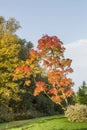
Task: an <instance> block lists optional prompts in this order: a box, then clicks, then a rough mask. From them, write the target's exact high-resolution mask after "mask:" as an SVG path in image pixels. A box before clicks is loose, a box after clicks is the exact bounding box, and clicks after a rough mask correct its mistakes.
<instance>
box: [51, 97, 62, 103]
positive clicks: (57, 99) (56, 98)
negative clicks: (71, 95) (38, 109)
mask: <svg viewBox="0 0 87 130" xmlns="http://www.w3.org/2000/svg"><path fill="white" fill-rule="evenodd" d="M51 100H52V101H53V102H55V103H57V104H60V103H61V101H62V100H61V97H60V96H52V97H51Z"/></svg>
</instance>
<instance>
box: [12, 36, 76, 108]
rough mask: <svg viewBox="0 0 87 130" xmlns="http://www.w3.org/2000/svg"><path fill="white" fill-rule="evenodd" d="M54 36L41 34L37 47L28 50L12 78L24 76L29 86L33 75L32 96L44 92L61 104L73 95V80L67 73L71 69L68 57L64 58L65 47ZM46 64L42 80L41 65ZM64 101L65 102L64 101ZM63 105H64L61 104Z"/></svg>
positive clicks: (70, 71)
mask: <svg viewBox="0 0 87 130" xmlns="http://www.w3.org/2000/svg"><path fill="white" fill-rule="evenodd" d="M62 44H63V43H62V42H61V41H60V40H59V39H58V38H57V37H56V36H48V35H45V36H43V37H42V38H41V39H40V40H39V41H38V47H37V48H38V49H37V50H33V49H31V50H30V51H29V53H30V56H29V59H27V60H26V61H25V62H24V63H23V64H22V65H21V66H19V67H17V68H16V70H15V74H14V80H17V79H21V78H22V79H23V78H26V81H25V84H26V85H27V86H30V84H31V76H33V79H34V81H33V83H34V84H35V86H36V88H35V89H34V96H37V95H39V94H40V93H41V92H44V93H45V94H46V95H47V96H48V97H49V98H50V99H51V100H52V101H53V102H55V103H56V104H59V105H61V106H62V108H63V107H64V106H65V105H64V104H68V102H67V98H68V97H70V96H73V94H74V93H73V90H72V86H73V82H72V80H71V79H70V78H68V76H67V75H68V74H69V73H72V72H73V70H72V68H71V67H70V65H71V61H72V60H70V59H69V58H67V59H65V58H64V50H65V48H64V47H63V46H62ZM44 65H45V66H46V67H47V69H46V71H47V73H46V74H47V80H46V82H45V81H44V78H43V74H42V71H41V66H44ZM64 102H65V103H64ZM63 105H64V106H63Z"/></svg>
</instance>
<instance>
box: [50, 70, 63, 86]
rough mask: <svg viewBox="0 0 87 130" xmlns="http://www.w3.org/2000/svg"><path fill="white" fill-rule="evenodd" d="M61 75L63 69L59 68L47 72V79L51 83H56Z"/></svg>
mask: <svg viewBox="0 0 87 130" xmlns="http://www.w3.org/2000/svg"><path fill="white" fill-rule="evenodd" d="M61 77H63V71H60V70H55V71H53V72H49V73H48V81H49V82H50V83H51V84H57V83H58V82H59V81H60V80H61Z"/></svg>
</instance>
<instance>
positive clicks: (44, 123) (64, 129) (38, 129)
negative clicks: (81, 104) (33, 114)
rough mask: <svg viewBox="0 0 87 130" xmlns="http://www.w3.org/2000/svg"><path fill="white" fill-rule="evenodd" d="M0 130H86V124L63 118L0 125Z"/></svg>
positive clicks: (47, 118) (52, 117)
mask: <svg viewBox="0 0 87 130" xmlns="http://www.w3.org/2000/svg"><path fill="white" fill-rule="evenodd" d="M0 130H87V122H86V123H85V122H84V123H71V122H69V121H67V119H66V118H65V117H63V116H51V117H46V118H39V119H35V120H26V121H15V122H10V123H4V124H0Z"/></svg>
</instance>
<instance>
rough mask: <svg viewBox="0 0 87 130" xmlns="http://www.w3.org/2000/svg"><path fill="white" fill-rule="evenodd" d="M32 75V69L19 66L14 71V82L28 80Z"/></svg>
mask: <svg viewBox="0 0 87 130" xmlns="http://www.w3.org/2000/svg"><path fill="white" fill-rule="evenodd" d="M31 74H32V69H31V68H30V67H28V66H19V67H17V68H16V70H15V71H14V78H13V80H18V79H21V78H27V77H29V76H30V75H31Z"/></svg>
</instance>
